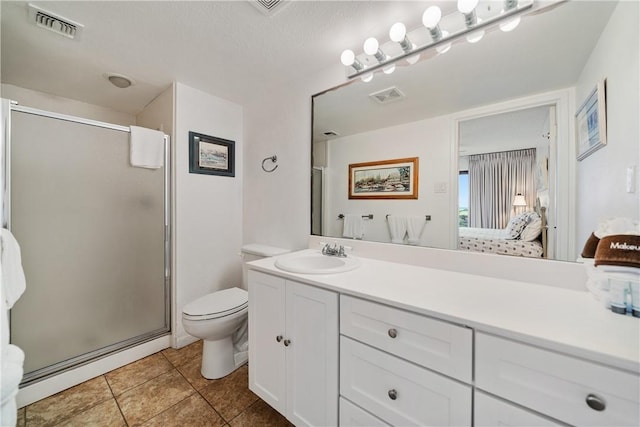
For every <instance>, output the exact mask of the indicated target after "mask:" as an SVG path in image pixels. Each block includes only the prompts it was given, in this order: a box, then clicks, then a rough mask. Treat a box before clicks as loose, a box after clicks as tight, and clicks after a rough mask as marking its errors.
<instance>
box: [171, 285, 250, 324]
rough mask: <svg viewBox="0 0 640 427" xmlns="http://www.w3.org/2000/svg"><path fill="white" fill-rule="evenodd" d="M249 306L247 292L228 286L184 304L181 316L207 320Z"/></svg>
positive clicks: (245, 308)
mask: <svg viewBox="0 0 640 427" xmlns="http://www.w3.org/2000/svg"><path fill="white" fill-rule="evenodd" d="M248 307H249V294H248V293H247V291H245V290H244V289H240V288H229V289H224V290H221V291H217V292H213V293H210V294H207V295H205V296H203V297H200V298H198V299H197V300H195V301H193V302H190V303H189V304H186V305H185V306H184V308H183V309H182V318H183V319H187V320H209V319H217V318H220V317H225V316H229V315H232V314H235V313H238V312H240V311H243V310H247V308H248Z"/></svg>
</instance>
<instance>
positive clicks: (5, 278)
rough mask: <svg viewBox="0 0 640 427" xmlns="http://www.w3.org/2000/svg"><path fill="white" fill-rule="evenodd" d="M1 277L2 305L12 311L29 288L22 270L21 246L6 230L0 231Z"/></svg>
mask: <svg viewBox="0 0 640 427" xmlns="http://www.w3.org/2000/svg"><path fill="white" fill-rule="evenodd" d="M0 270H1V271H2V275H1V276H0V281H2V284H1V286H0V287H1V291H2V303H3V305H4V308H5V309H7V310H8V309H10V308H11V307H13V304H15V303H16V301H18V298H20V296H21V295H22V293H23V292H24V291H25V289H26V288H27V282H26V281H25V278H24V271H23V270H22V259H21V257H20V245H18V242H17V241H16V238H15V237H13V234H11V232H10V231H9V230H7V229H6V228H2V229H1V231H0Z"/></svg>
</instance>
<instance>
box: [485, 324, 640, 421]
mask: <svg viewBox="0 0 640 427" xmlns="http://www.w3.org/2000/svg"><path fill="white" fill-rule="evenodd" d="M475 385H476V390H484V391H487V392H489V393H491V394H493V395H496V396H499V397H502V398H504V399H506V400H509V401H511V402H514V403H515V404H518V405H522V406H524V407H526V408H530V409H532V410H534V411H537V412H539V413H542V414H544V415H548V416H549V417H552V418H554V419H557V420H559V421H561V422H563V423H567V424H571V425H577V426H638V425H640V376H638V375H637V374H634V373H631V372H626V371H622V370H619V369H615V368H612V367H609V366H605V365H600V364H597V363H594V362H590V361H586V360H583V359H579V358H577V357H573V356H570V355H566V354H561V353H557V352H553V351H549V350H546V349H542V348H539V347H535V346H532V345H528V344H523V343H520V342H516V341H511V340H508V339H505V338H502V337H497V336H493V335H489V334H485V333H481V332H479V333H477V334H476V381H475ZM496 412H497V413H500V411H496ZM477 417H478V416H477V415H476V418H477ZM523 425H526V424H523ZM544 425H546V424H544Z"/></svg>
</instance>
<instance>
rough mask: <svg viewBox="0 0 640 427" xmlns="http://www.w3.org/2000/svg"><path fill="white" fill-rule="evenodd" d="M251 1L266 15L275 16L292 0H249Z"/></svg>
mask: <svg viewBox="0 0 640 427" xmlns="http://www.w3.org/2000/svg"><path fill="white" fill-rule="evenodd" d="M249 3H251V4H252V5H253V7H255V8H256V9H258V10H259V11H260V12H262V13H264V14H265V15H267V16H273V15H275V14H276V13H278V12H280V11H281V10H282V9H284V8H285V6H287V5H288V4H289V3H291V0H249Z"/></svg>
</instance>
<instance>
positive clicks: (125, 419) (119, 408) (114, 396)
mask: <svg viewBox="0 0 640 427" xmlns="http://www.w3.org/2000/svg"><path fill="white" fill-rule="evenodd" d="M104 380H105V381H106V382H107V386H108V387H109V390H110V391H111V396H112V398H113V401H114V402H115V404H116V406H117V407H118V411H120V415H122V420H123V421H124V423H125V425H126V426H127V427H128V426H129V422H128V421H127V417H125V416H124V412H122V408H121V407H120V403H118V399H116V394H115V393H114V392H113V388H111V384H110V383H109V380H108V379H107V375H106V374H105V375H104ZM25 427H26V426H25Z"/></svg>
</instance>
